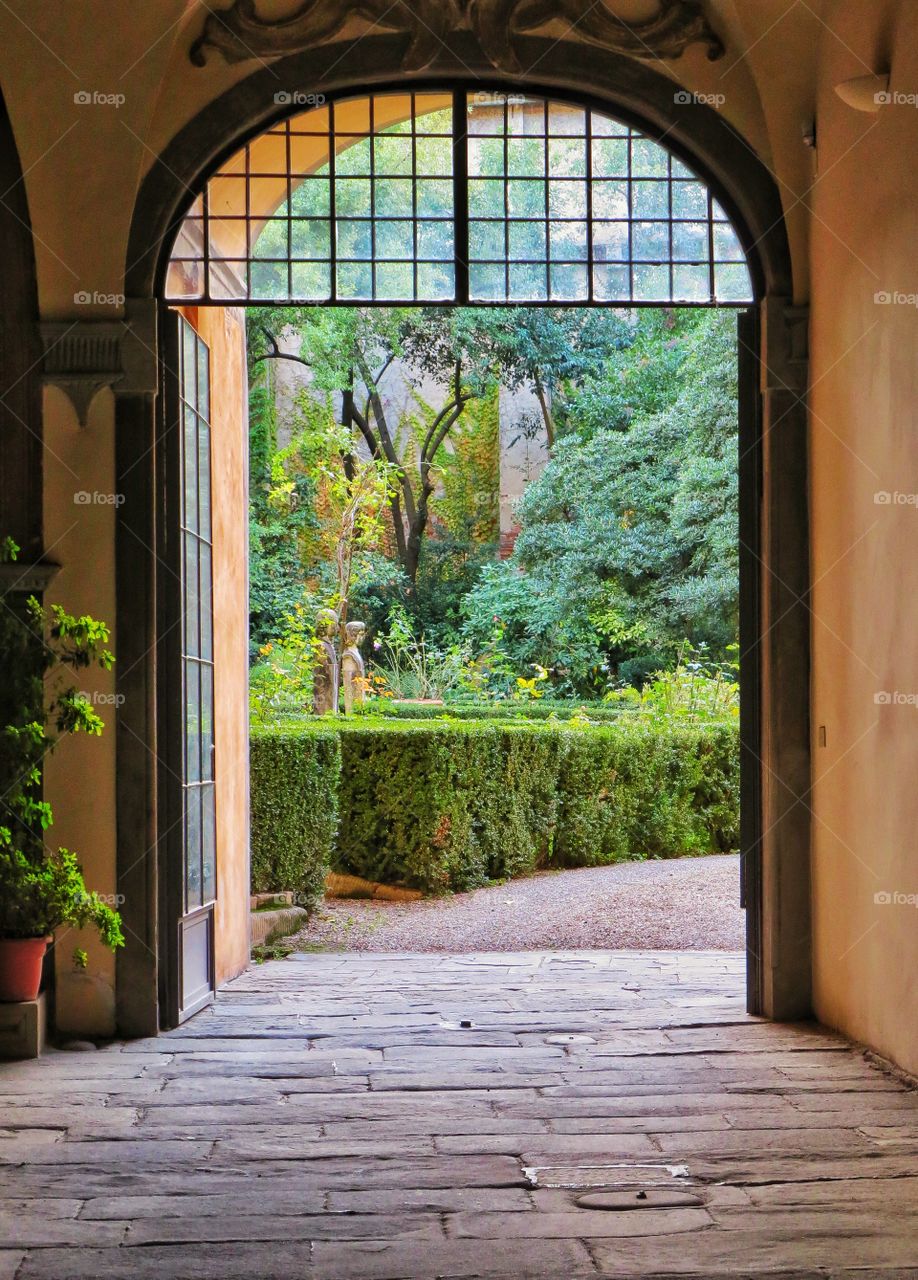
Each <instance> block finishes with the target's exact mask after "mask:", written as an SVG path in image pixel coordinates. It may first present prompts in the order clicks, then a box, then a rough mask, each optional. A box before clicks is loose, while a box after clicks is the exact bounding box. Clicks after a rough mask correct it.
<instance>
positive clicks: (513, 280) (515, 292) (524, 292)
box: [510, 262, 548, 302]
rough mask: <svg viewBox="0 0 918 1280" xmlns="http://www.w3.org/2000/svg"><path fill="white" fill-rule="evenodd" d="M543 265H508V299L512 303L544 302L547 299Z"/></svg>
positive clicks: (545, 270)
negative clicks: (509, 298)
mask: <svg viewBox="0 0 918 1280" xmlns="http://www.w3.org/2000/svg"><path fill="white" fill-rule="evenodd" d="M546 274H547V269H546V267H545V265H544V263H514V262H511V264H510V297H511V299H512V300H513V301H514V302H544V301H545V300H546V299H547V297H548V283H547V280H546Z"/></svg>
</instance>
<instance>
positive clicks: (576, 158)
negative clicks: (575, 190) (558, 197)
mask: <svg viewBox="0 0 918 1280" xmlns="http://www.w3.org/2000/svg"><path fill="white" fill-rule="evenodd" d="M548 171H549V173H550V174H551V176H552V177H553V178H585V177H586V142H585V141H584V140H583V139H582V138H552V139H551V140H550V141H549V143H548Z"/></svg>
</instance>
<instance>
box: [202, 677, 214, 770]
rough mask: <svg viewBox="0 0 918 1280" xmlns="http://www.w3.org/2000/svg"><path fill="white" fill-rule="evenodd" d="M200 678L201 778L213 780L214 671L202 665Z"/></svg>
mask: <svg viewBox="0 0 918 1280" xmlns="http://www.w3.org/2000/svg"><path fill="white" fill-rule="evenodd" d="M200 677H201V777H202V778H203V779H210V780H211V781H212V780H213V776H214V762H213V752H212V751H211V747H212V746H213V741H214V669H213V667H209V666H206V665H205V664H202V665H201V667H200Z"/></svg>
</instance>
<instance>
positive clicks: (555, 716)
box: [357, 698, 631, 724]
mask: <svg viewBox="0 0 918 1280" xmlns="http://www.w3.org/2000/svg"><path fill="white" fill-rule="evenodd" d="M630 712H631V708H630V707H622V706H619V705H617V704H615V703H610V702H598V703H597V702H590V703H587V702H582V703H576V702H559V701H558V700H557V699H556V698H540V699H538V701H532V700H530V699H529V698H506V699H503V700H500V701H497V700H495V701H491V702H480V701H474V702H470V701H452V700H450V701H449V702H447V703H444V704H442V705H441V704H438V703H430V702H403V701H399V700H398V699H393V700H392V701H391V702H388V701H386V702H383V701H379V700H374V701H372V702H369V703H367V704H366V707H365V709H364V710H363V711H360V712H358V713H357V714H358V715H366V716H370V717H371V718H377V717H379V716H382V717H383V718H384V719H386V720H444V721H446V722H447V723H449V722H451V721H453V720H560V721H564V720H580V721H583V722H586V723H588V724H589V723H595V724H606V723H613V722H615V721H618V720H619V719H621V717H622V716H623V715H628V714H630Z"/></svg>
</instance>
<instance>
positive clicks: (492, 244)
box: [469, 221, 538, 262]
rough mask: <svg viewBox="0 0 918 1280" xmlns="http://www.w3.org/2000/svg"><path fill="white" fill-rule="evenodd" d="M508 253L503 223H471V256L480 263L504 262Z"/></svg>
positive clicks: (533, 224)
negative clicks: (485, 261) (482, 261)
mask: <svg viewBox="0 0 918 1280" xmlns="http://www.w3.org/2000/svg"><path fill="white" fill-rule="evenodd" d="M529 225H532V226H537V225H538V224H537V223H532V224H529ZM506 252H507V236H506V231H505V224H504V222H503V221H501V222H470V223H469V255H470V256H471V257H472V258H473V259H478V260H479V261H480V260H482V259H483V260H487V259H489V258H490V259H494V260H497V261H501V262H502V261H503V259H504V257H505V255H506Z"/></svg>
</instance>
